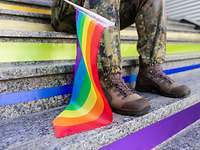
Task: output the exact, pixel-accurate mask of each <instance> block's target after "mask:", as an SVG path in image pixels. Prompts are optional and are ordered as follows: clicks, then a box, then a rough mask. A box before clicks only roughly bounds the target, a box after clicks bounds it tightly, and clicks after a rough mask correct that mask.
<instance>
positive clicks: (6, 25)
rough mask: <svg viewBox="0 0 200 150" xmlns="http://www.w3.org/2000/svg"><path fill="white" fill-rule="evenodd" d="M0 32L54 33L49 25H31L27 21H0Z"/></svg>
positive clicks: (31, 23)
mask: <svg viewBox="0 0 200 150" xmlns="http://www.w3.org/2000/svg"><path fill="white" fill-rule="evenodd" d="M0 30H15V31H36V32H41V31H54V30H53V28H52V27H51V25H50V24H42V23H33V22H27V21H15V20H0Z"/></svg>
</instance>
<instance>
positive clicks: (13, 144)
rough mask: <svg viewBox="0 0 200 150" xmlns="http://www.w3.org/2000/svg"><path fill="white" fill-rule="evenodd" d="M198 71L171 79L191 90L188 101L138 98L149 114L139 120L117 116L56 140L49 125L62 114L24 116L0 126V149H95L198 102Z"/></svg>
mask: <svg viewBox="0 0 200 150" xmlns="http://www.w3.org/2000/svg"><path fill="white" fill-rule="evenodd" d="M199 73H200V69H196V70H192V71H187V72H182V73H178V74H175V75H172V77H173V78H174V79H175V80H177V82H179V83H182V84H186V85H188V86H189V87H191V89H192V94H191V96H190V97H188V98H185V99H173V98H166V97H161V96H158V95H153V94H148V93H145V94H142V95H144V96H145V97H148V98H149V99H150V103H151V105H152V108H151V111H150V112H149V113H148V114H147V115H145V116H142V117H128V116H121V115H117V114H113V115H114V121H113V123H112V124H111V125H109V126H106V127H103V128H100V129H96V130H92V131H88V132H84V133H80V134H76V135H73V136H68V137H65V138H62V139H56V138H55V137H54V135H53V130H52V126H51V122H52V120H53V118H55V116H57V115H58V114H59V113H60V112H61V111H62V110H63V107H61V108H56V109H52V110H48V111H44V112H42V113H38V114H32V115H27V116H24V117H20V118H17V119H13V120H7V121H1V122H0V141H1V142H0V149H30V150H31V149H33V150H35V149H38V150H40V149H45V148H47V147H48V149H70V150H77V149H80V150H86V149H98V148H100V147H102V146H105V145H107V144H110V143H112V142H114V141H116V140H118V139H120V138H122V137H124V136H126V135H129V134H130V133H133V132H135V131H138V130H139V129H142V128H143V127H146V126H148V125H150V124H152V123H155V122H157V121H159V120H161V119H164V118H166V117H168V116H170V115H172V114H174V113H176V112H179V111H181V110H183V109H185V108H188V107H190V106H192V105H194V104H196V103H198V102H200V99H199V97H200V94H199V88H200V78H199Z"/></svg>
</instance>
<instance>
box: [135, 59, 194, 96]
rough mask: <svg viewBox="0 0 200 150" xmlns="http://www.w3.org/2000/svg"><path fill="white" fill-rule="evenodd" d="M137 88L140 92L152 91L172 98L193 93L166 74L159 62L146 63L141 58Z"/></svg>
mask: <svg viewBox="0 0 200 150" xmlns="http://www.w3.org/2000/svg"><path fill="white" fill-rule="evenodd" d="M135 89H136V90H137V91H140V92H152V93H157V94H160V95H163V96H167V97H172V98H185V97H187V96H189V95H190V93H191V91H190V89H189V88H188V87H187V86H185V85H178V84H177V83H175V81H174V80H172V79H171V78H170V77H168V76H167V75H165V74H164V73H163V69H162V67H161V66H160V65H159V64H154V65H148V64H144V63H143V61H142V59H141V58H140V68H139V73H138V77H137V81H136V87H135Z"/></svg>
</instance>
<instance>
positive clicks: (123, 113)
mask: <svg viewBox="0 0 200 150" xmlns="http://www.w3.org/2000/svg"><path fill="white" fill-rule="evenodd" d="M111 108H112V110H113V112H114V113H117V114H120V115H125V116H134V117H139V116H143V115H145V114H147V113H148V112H149V110H150V109H151V106H149V107H146V108H145V109H143V110H142V111H121V110H117V109H115V108H113V107H111Z"/></svg>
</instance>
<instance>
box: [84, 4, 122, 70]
mask: <svg viewBox="0 0 200 150" xmlns="http://www.w3.org/2000/svg"><path fill="white" fill-rule="evenodd" d="M85 7H86V8H89V9H91V10H93V11H94V12H96V13H98V14H100V15H102V16H104V17H105V18H107V19H109V20H111V21H112V22H115V26H114V27H113V28H110V29H106V30H105V32H104V38H103V41H102V42H101V47H100V51H99V59H98V60H99V61H100V62H99V63H98V64H101V65H102V66H100V67H99V69H100V70H101V71H103V72H104V74H105V73H110V72H112V73H114V72H119V71H121V54H120V19H119V0H106V1H105V0H93V1H91V0H86V1H85ZM102 69H103V70H102Z"/></svg>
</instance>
